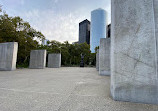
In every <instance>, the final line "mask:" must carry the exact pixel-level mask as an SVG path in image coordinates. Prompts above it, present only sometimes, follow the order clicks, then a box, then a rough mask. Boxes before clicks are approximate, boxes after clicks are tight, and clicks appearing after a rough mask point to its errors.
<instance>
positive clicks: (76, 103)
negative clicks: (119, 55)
mask: <svg viewBox="0 0 158 111" xmlns="http://www.w3.org/2000/svg"><path fill="white" fill-rule="evenodd" d="M0 111H158V105H147V104H137V103H129V102H118V101H113V100H112V99H111V96H110V77H106V76H99V74H98V72H97V71H96V69H95V68H83V69H82V68H74V67H72V68H68V67H65V68H60V69H49V68H47V69H18V70H16V71H12V72H9V71H7V72H5V71H1V72H0Z"/></svg>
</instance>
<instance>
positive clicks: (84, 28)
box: [78, 19, 90, 44]
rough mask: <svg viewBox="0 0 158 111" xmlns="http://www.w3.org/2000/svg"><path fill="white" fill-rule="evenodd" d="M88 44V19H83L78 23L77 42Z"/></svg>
mask: <svg viewBox="0 0 158 111" xmlns="http://www.w3.org/2000/svg"><path fill="white" fill-rule="evenodd" d="M85 42H86V43H87V44H90V21H89V20H87V19H86V20H84V21H82V22H80V23H79V42H78V43H79V44H81V43H85Z"/></svg>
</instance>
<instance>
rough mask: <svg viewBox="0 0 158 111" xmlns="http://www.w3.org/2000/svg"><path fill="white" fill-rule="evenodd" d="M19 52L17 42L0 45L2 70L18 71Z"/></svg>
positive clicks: (0, 65)
mask: <svg viewBox="0 0 158 111" xmlns="http://www.w3.org/2000/svg"><path fill="white" fill-rule="evenodd" d="M17 52H18V43H17V42H7V43H0V70H1V71H12V70H15V69H16V61H17Z"/></svg>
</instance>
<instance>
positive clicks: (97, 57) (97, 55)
mask: <svg viewBox="0 0 158 111" xmlns="http://www.w3.org/2000/svg"><path fill="white" fill-rule="evenodd" d="M96 69H97V71H99V49H97V53H96Z"/></svg>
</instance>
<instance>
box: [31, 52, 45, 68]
mask: <svg viewBox="0 0 158 111" xmlns="http://www.w3.org/2000/svg"><path fill="white" fill-rule="evenodd" d="M45 66H46V50H32V51H31V54H30V66H29V68H30V69H44V68H45Z"/></svg>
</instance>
